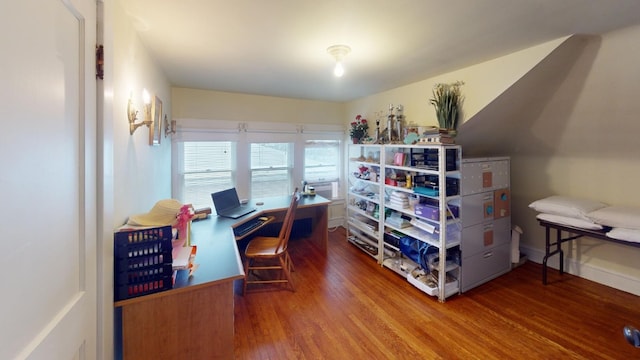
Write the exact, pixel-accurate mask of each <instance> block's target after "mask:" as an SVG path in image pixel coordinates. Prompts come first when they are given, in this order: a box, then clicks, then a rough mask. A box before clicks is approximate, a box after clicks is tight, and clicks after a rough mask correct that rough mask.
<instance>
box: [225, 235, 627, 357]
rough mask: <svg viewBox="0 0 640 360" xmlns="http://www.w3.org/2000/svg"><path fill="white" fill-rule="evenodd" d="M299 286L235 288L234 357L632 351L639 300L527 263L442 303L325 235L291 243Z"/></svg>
mask: <svg viewBox="0 0 640 360" xmlns="http://www.w3.org/2000/svg"><path fill="white" fill-rule="evenodd" d="M290 253H291V256H292V259H293V261H294V264H295V270H296V271H295V272H294V273H293V278H294V280H295V284H296V287H297V289H296V290H297V291H296V292H295V293H294V292H290V291H286V290H278V291H273V290H260V289H259V290H257V291H254V292H250V293H248V294H247V295H246V296H244V297H243V296H241V295H240V294H241V286H240V285H241V284H240V282H236V284H235V285H236V286H235V290H236V296H235V333H236V336H235V344H234V349H235V355H236V358H237V359H640V349H636V348H634V347H633V346H631V345H629V344H628V343H627V342H626V341H625V339H624V337H623V335H622V328H623V326H624V325H627V324H631V325H635V326H636V327H640V301H639V300H640V298H639V297H638V296H635V295H632V294H629V293H625V292H622V291H618V290H615V289H612V288H610V287H606V286H603V285H600V284H597V283H594V282H591V281H588V280H585V279H581V278H579V277H576V276H572V275H569V274H565V275H563V276H560V275H559V274H558V272H557V271H555V270H553V269H550V271H549V285H547V286H544V285H542V283H541V266H540V265H539V264H535V263H531V262H528V263H526V264H525V265H523V266H520V267H518V268H516V269H514V270H513V271H511V272H510V273H508V274H506V275H503V276H501V277H499V278H498V279H495V280H493V281H491V282H489V283H487V284H484V285H482V286H480V287H477V288H475V289H472V290H470V291H468V292H466V293H464V294H461V295H456V296H453V297H450V298H448V299H447V301H446V302H445V303H440V302H438V301H437V299H435V298H433V297H430V296H428V295H426V294H424V293H422V292H420V291H419V290H417V289H416V288H414V287H413V286H412V285H411V284H409V283H408V282H407V281H406V280H405V279H403V278H402V277H400V276H398V275H397V274H395V273H393V272H391V271H389V270H387V269H385V268H382V267H381V266H380V265H378V264H377V263H376V262H375V260H374V259H373V258H372V257H370V256H369V255H367V254H365V253H363V252H362V251H360V250H358V249H357V248H355V247H354V246H353V245H351V244H349V243H348V242H347V241H346V239H345V233H344V229H343V228H338V229H337V230H335V231H332V232H331V233H330V239H329V250H328V256H326V257H325V256H324V255H322V253H321V252H320V251H319V249H318V248H316V247H315V246H314V245H313V244H312V242H310V241H308V240H306V239H299V240H295V241H291V242H290Z"/></svg>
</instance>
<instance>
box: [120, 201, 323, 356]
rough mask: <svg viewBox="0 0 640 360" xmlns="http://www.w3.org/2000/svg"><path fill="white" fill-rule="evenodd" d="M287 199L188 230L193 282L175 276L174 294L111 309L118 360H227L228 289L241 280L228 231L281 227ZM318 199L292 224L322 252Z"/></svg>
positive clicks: (229, 350)
mask: <svg viewBox="0 0 640 360" xmlns="http://www.w3.org/2000/svg"><path fill="white" fill-rule="evenodd" d="M290 199H291V198H290V197H289V196H282V197H274V198H265V199H258V200H255V201H253V203H255V202H257V201H260V202H263V205H260V206H256V207H257V208H258V210H257V211H255V212H253V213H251V214H248V215H246V216H244V217H242V218H240V219H235V220H234V219H227V218H222V217H218V216H216V215H214V216H212V217H211V218H209V219H206V220H200V221H197V222H194V223H193V224H192V226H191V231H192V243H193V245H197V246H198V253H197V255H196V259H195V263H197V264H199V267H198V269H197V270H196V272H195V273H194V275H193V276H191V277H189V276H187V275H186V272H180V274H179V275H178V277H177V279H176V282H175V284H174V288H173V289H171V290H167V291H163V292H160V293H156V294H151V295H146V296H141V297H138V298H133V299H128V300H122V301H118V302H116V303H115V306H116V307H120V308H121V311H122V337H123V341H122V343H123V349H122V352H123V357H124V359H232V358H233V357H234V354H233V352H234V349H233V343H234V342H233V336H234V325H233V321H234V320H233V312H234V310H233V304H234V301H233V296H234V289H233V283H234V281H235V280H238V279H243V278H244V270H243V268H242V261H241V259H240V253H239V252H238V247H237V246H236V242H235V240H234V235H233V231H232V226H233V225H235V224H238V223H241V222H244V221H247V220H249V219H251V218H255V217H259V216H264V215H273V216H275V217H276V220H275V221H276V222H278V221H282V218H283V217H284V213H286V211H287V208H288V207H289V200H290ZM329 204H330V201H329V200H327V199H325V198H323V197H321V196H315V197H303V198H301V200H300V204H299V206H298V209H297V211H296V219H302V218H311V219H312V224H313V226H312V239H313V241H316V242H318V243H319V246H320V247H321V248H322V249H324V251H325V253H326V250H327V242H328V239H329V234H328V219H329V214H328V206H329Z"/></svg>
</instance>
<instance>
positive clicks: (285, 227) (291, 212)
mask: <svg viewBox="0 0 640 360" xmlns="http://www.w3.org/2000/svg"><path fill="white" fill-rule="evenodd" d="M299 202H300V193H299V192H298V188H296V189H295V190H293V194H292V195H291V203H290V204H289V209H288V210H287V213H286V214H285V216H284V221H283V222H282V228H281V229H280V234H279V235H278V238H279V239H280V241H279V242H278V247H277V248H276V252H280V251H284V250H286V249H287V244H288V243H289V236H291V229H292V228H293V220H294V219H295V217H296V209H297V208H298V203H299Z"/></svg>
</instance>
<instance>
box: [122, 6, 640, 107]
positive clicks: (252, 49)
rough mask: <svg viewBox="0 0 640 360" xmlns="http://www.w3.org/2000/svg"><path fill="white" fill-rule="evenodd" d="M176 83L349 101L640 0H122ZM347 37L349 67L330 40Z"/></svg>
mask: <svg viewBox="0 0 640 360" xmlns="http://www.w3.org/2000/svg"><path fill="white" fill-rule="evenodd" d="M121 4H122V6H123V7H124V9H125V11H126V13H127V14H128V15H129V16H130V19H131V21H132V22H133V23H134V24H135V26H136V28H137V29H138V32H139V35H140V38H141V40H142V42H143V43H144V45H145V47H146V48H147V49H148V51H149V52H150V53H151V55H152V57H153V58H154V60H156V61H157V63H158V64H159V66H160V67H161V68H162V69H163V71H164V72H165V74H166V75H167V77H168V79H169V81H170V83H171V84H172V85H173V86H177V87H186V88H195V89H206V90H218V91H226V92H239V93H246V94H258V95H269V96H280V97H290V98H304V99H316V100H329V101H339V102H343V101H350V100H353V99H356V98H360V97H363V96H368V95H371V94H375V93H379V92H381V91H385V90H389V89H393V88H396V87H399V86H403V85H406V84H410V83H413V82H416V81H420V80H422V79H426V78H429V77H432V76H435V75H438V74H442V73H446V72H448V71H452V70H455V69H460V68H463V67H466V66H470V65H473V64H477V63H479V62H482V61H486V60H489V59H493V58H496V57H500V56H503V55H506V54H509V53H512V52H515V51H518V50H521V49H525V48H528V47H531V46H534V45H537V44H540V43H543V42H546V41H549V40H552V39H557V38H562V37H565V36H568V35H571V34H596V35H597V34H602V33H604V32H607V31H611V30H613V29H617V28H621V27H625V26H629V25H632V24H637V23H640V16H639V15H638V14H640V1H638V0H537V1H513V0H473V1H469V0H467V1H441V0H394V1H387V0H326V1H310V0H299V1H292V0H269V1H256V0H234V1H228V0H183V1H160V2H159V1H156V0H121ZM334 44H347V45H349V46H350V47H351V48H352V52H351V53H350V54H349V55H348V56H347V57H346V58H345V67H346V74H345V76H344V77H342V78H335V77H333V76H332V75H331V69H332V67H333V65H334V61H333V59H332V58H331V57H330V56H329V55H328V54H327V52H326V49H327V47H329V46H331V45H334Z"/></svg>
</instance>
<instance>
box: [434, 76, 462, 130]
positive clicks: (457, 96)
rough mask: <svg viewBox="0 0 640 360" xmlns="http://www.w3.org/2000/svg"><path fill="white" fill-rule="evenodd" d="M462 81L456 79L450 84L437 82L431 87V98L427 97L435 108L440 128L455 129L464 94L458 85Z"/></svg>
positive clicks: (460, 84)
mask: <svg viewBox="0 0 640 360" xmlns="http://www.w3.org/2000/svg"><path fill="white" fill-rule="evenodd" d="M462 85H464V82H462V81H457V82H455V83H452V84H442V83H438V84H436V85H435V86H434V87H433V98H431V99H429V102H430V103H431V105H433V106H434V107H435V109H436V117H437V118H438V125H439V126H440V128H442V129H450V130H456V129H457V128H458V120H459V118H460V112H461V109H462V102H463V101H464V96H462V93H461V92H460V87H461V86H462Z"/></svg>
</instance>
